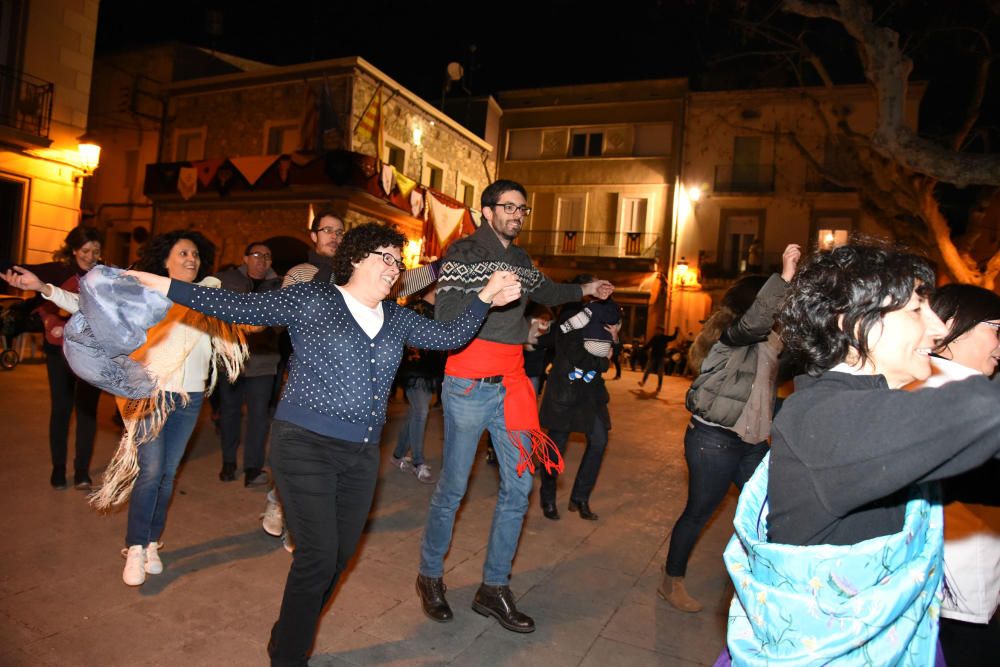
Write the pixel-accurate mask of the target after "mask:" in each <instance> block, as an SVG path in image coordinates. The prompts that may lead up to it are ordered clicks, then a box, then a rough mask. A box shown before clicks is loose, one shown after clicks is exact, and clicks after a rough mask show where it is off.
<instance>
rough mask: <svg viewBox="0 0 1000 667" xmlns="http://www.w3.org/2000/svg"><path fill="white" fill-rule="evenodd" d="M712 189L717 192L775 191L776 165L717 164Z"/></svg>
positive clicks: (760, 192)
mask: <svg viewBox="0 0 1000 667" xmlns="http://www.w3.org/2000/svg"><path fill="white" fill-rule="evenodd" d="M712 191H713V193H715V194H764V193H771V192H774V165H773V164H765V163H752V164H720V165H716V167H715V182H714V184H713V186H712Z"/></svg>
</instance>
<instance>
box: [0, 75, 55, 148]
mask: <svg viewBox="0 0 1000 667" xmlns="http://www.w3.org/2000/svg"><path fill="white" fill-rule="evenodd" d="M54 91H55V84H53V83H50V82H48V81H44V80H42V79H39V78H38V77H34V76H31V75H30V74H25V73H24V72H18V71H17V70H13V69H10V68H9V67H2V66H0V129H3V128H6V129H11V130H15V131H16V134H18V135H20V136H21V138H22V139H24V140H26V141H28V142H29V143H31V144H35V145H41V146H48V145H49V143H50V142H49V126H50V124H51V122H52V97H53V93H54Z"/></svg>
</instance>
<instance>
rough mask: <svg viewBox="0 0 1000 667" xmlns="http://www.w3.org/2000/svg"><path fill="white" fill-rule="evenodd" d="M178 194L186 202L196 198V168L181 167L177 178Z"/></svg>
mask: <svg viewBox="0 0 1000 667" xmlns="http://www.w3.org/2000/svg"><path fill="white" fill-rule="evenodd" d="M177 192H179V193H181V197H183V198H184V199H185V200H187V199H191V197H194V195H195V193H196V192H198V170H197V169H195V168H194V167H181V170H180V173H179V174H178V176H177Z"/></svg>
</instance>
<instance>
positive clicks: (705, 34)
mask: <svg viewBox="0 0 1000 667" xmlns="http://www.w3.org/2000/svg"><path fill="white" fill-rule="evenodd" d="M780 4H781V3H780V0H756V1H755V0H645V1H638V0H615V1H614V2H603V3H585V2H582V1H580V0H531V1H525V0H512V1H509V2H494V3H483V2H480V3H474V2H469V1H468V0H466V1H464V2H454V1H453V0H446V1H444V2H424V3H421V2H398V1H397V0H383V1H382V2H370V1H368V0H359V1H357V2H354V3H348V2H343V1H342V0H279V1H278V2H273V1H270V2H259V1H258V0H174V1H172V2H169V3H167V2H162V1H158V2H157V1H150V2H136V1H135V0H102V2H101V6H100V17H99V21H98V33H97V51H98V54H104V53H111V52H114V51H117V50H121V49H124V48H128V47H130V46H136V45H142V44H151V43H156V42H162V41H170V40H174V41H181V42H186V43H189V44H194V45H197V46H204V47H208V48H216V49H218V50H220V51H224V52H227V53H232V54H235V55H238V56H242V57H245V58H251V59H254V60H260V61H263V62H267V63H270V64H274V65H290V64H295V63H301V62H307V61H310V60H322V59H329V58H338V57H344V56H355V55H357V56H362V57H364V58H365V59H367V60H369V61H370V62H372V63H373V64H374V65H375V66H376V67H379V68H380V69H382V70H383V71H384V72H386V73H387V74H389V75H390V76H392V77H393V78H395V79H396V80H398V81H399V82H400V83H402V84H403V85H404V86H406V87H407V88H410V89H411V90H413V91H414V92H416V93H417V94H419V95H421V96H422V97H424V98H425V99H427V100H429V101H431V102H432V103H433V102H435V101H437V100H439V99H440V97H441V92H442V84H443V83H444V80H445V67H446V66H447V64H448V63H449V62H451V61H457V62H459V63H461V64H462V65H463V66H464V67H465V70H466V78H465V81H464V85H465V88H466V89H467V90H468V91H469V92H470V93H473V94H477V95H478V94H495V93H496V92H498V91H502V90H511V89H517V88H532V87H538V86H548V85H569V84H580V83H599V82H607V81H623V80H641V79H653V78H664V77H684V76H686V77H689V79H690V83H691V87H692V88H693V89H695V90H709V89H733V88H740V87H769V86H792V85H796V83H797V78H796V76H795V74H794V72H795V70H796V66H799V70H800V71H801V72H803V73H804V77H805V79H804V81H805V83H808V84H816V83H818V79H817V78H816V76H815V73H814V72H813V71H812V70H811V69H810V68H808V67H801V64H802V58H801V55H800V54H798V53H796V52H795V49H794V48H790V47H789V46H788V43H789V42H790V41H792V40H794V39H795V38H798V37H800V36H801V37H803V38H804V40H805V42H806V43H807V44H808V45H809V47H810V48H811V49H812V50H813V51H815V52H816V53H818V54H819V55H820V56H821V57H822V59H823V61H824V63H825V64H826V65H827V67H828V68H829V69H830V71H831V74H832V75H833V78H834V80H835V81H836V82H838V83H859V82H862V81H863V80H864V79H863V76H862V72H861V68H860V66H859V62H858V58H857V55H856V54H855V52H854V48H853V42H851V40H850V39H849V38H848V37H847V36H846V33H845V32H844V31H843V29H842V28H841V27H840V26H839V25H836V24H834V23H833V22H831V21H822V20H805V19H802V18H800V17H797V16H792V15H788V14H785V13H784V12H781V11H779V10H778V7H780ZM872 5H873V7H874V10H875V15H876V17H877V20H878V21H879V22H880V23H882V24H885V25H888V26H890V27H893V28H894V29H896V30H897V31H899V33H900V35H901V43H902V44H903V45H904V47H905V49H906V52H907V54H908V55H909V56H910V57H911V58H912V59H913V61H914V78H918V79H922V80H926V81H929V83H930V86H929V90H928V93H927V95H926V97H925V102H924V107H923V108H922V110H921V130H922V131H923V132H924V133H925V134H927V135H929V136H945V135H947V134H948V133H949V132H951V131H953V130H954V128H955V127H957V126H958V123H959V120H960V117H961V115H962V113H963V112H964V110H965V105H966V103H967V100H968V98H969V90H970V89H971V83H972V81H973V74H974V71H975V62H976V57H977V55H978V54H979V53H981V52H983V50H984V47H983V46H982V42H981V37H986V38H987V39H990V40H991V41H992V42H993V44H994V48H995V49H998V50H1000V0H961V2H957V3H956V2H943V1H942V0H884V1H883V0H876V1H874V2H872ZM279 8H280V11H279ZM998 72H1000V67H994V71H993V74H992V77H991V83H990V91H991V92H990V95H989V96H988V98H987V100H986V105H985V107H984V113H983V119H984V122H983V123H982V125H984V126H985V127H986V129H987V134H986V135H983V137H984V138H983V139H982V140H981V141H980V145H979V146H978V147H976V148H977V149H978V150H984V149H985V150H990V149H991V148H992V150H996V147H995V145H993V146H987V143H986V139H987V138H992V142H991V143H993V144H996V143H997V141H1000V132H998V130H997V128H996V127H995V126H996V122H995V121H993V120H992V119H996V118H1000V73H998ZM456 93H457V94H461V90H459V89H458V88H456V89H454V90H453V93H452V94H456Z"/></svg>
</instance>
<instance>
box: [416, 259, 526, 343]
mask: <svg viewBox="0 0 1000 667" xmlns="http://www.w3.org/2000/svg"><path fill="white" fill-rule="evenodd" d="M519 298H521V283H520V282H519V281H518V280H517V276H515V275H514V274H513V273H511V272H509V271H496V272H495V273H493V275H491V276H490V280H489V282H488V283H486V286H485V287H483V288H482V289H481V290H479V294H477V295H475V297H474V298H473V299H471V300H470V301H469V303H468V305H467V306H466V307H465V310H464V311H462V312H461V313H459V314H458V316H457V317H453V318H451V319H447V320H430V319H427V318H426V317H421V316H420V315H417V314H416V313H413V312H412V311H407V312H408V313H410V314H409V315H407V317H411V318H415V319H413V320H412V321H413V323H414V327H413V329H412V330H411V331H410V333H409V335H408V336H407V338H406V344H407V345H409V346H410V347H416V348H422V349H427V350H454V349H456V348H459V347H462V346H463V345H465V344H466V343H468V342H469V341H470V340H472V337H473V336H475V335H476V332H477V331H479V327H480V326H482V324H483V320H484V319H486V313H487V312H489V309H490V307H491V306H505V305H507V304H508V303H511V302H513V301H517V300H518V299H519Z"/></svg>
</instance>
